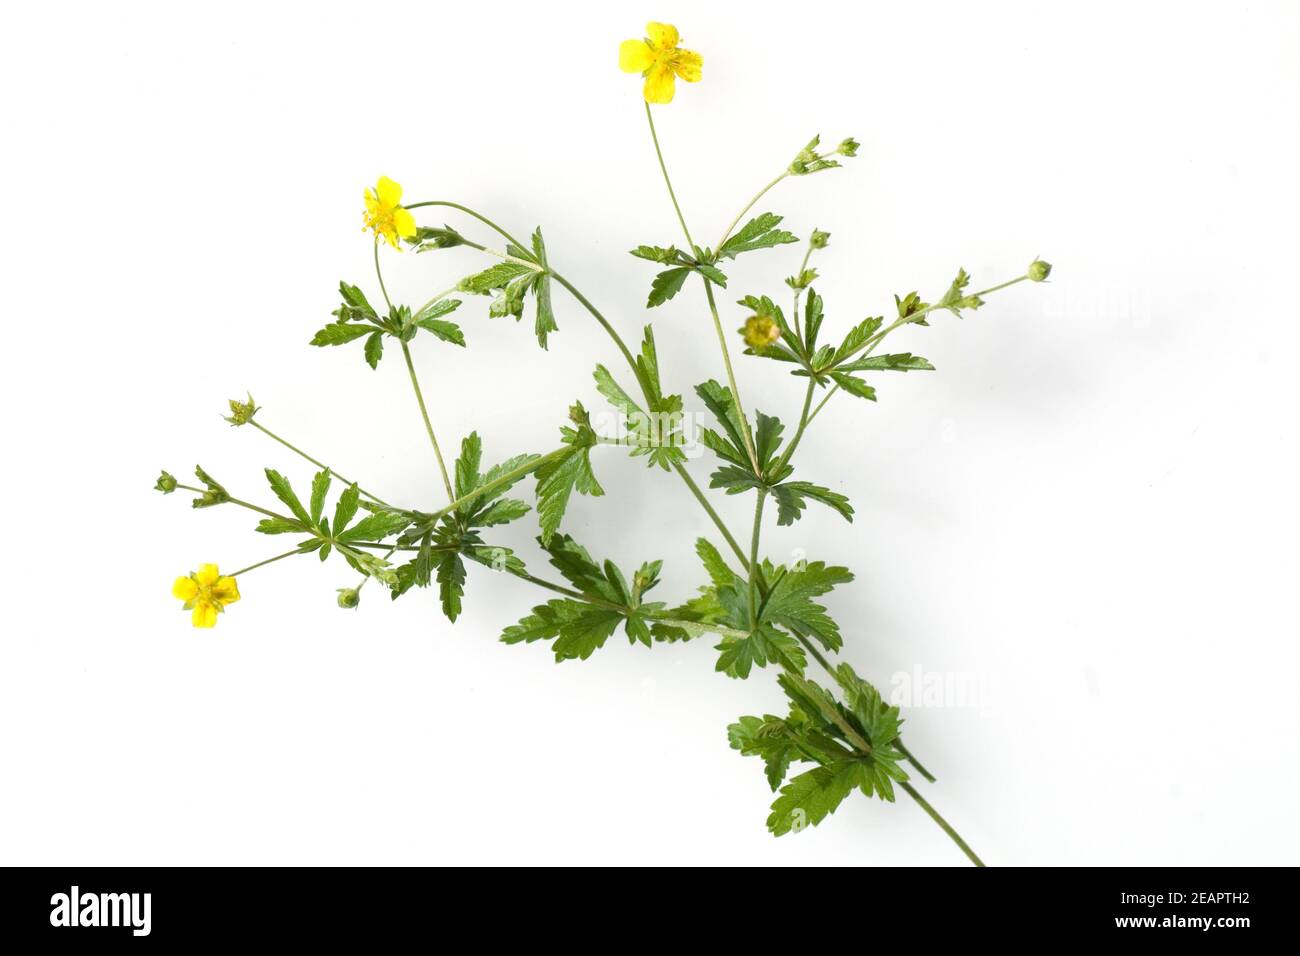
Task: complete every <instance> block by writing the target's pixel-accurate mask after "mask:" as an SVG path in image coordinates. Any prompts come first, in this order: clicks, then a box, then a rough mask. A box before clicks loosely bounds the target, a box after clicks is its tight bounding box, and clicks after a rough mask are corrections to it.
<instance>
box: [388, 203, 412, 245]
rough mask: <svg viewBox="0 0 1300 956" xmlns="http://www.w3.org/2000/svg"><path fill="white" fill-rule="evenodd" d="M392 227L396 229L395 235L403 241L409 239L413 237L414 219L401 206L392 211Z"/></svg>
mask: <svg viewBox="0 0 1300 956" xmlns="http://www.w3.org/2000/svg"><path fill="white" fill-rule="evenodd" d="M393 225H394V226H396V227H397V234H398V235H399V236H401V237H402V238H403V239H410V238H411V237H412V236H414V235H415V217H414V216H412V215H411V214H410V212H409V211H407V210H405V209H403V208H402V207H401V206H398V207H397V208H396V209H395V210H393Z"/></svg>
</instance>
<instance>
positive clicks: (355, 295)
mask: <svg viewBox="0 0 1300 956" xmlns="http://www.w3.org/2000/svg"><path fill="white" fill-rule="evenodd" d="M339 295H341V296H342V297H343V303H344V304H345V305H347V306H348V307H349V308H352V309H356V310H357V311H358V312H360V313H362V314H363V315H367V316H369V317H371V318H378V315H377V314H376V313H375V310H374V309H373V308H371V305H370V303H369V302H368V301H367V300H366V295H365V293H364V292H362V291H361V289H360V287H359V286H355V285H349V284H348V283H346V282H340V283H339Z"/></svg>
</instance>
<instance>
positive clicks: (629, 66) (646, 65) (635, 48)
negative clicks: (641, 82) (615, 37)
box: [618, 40, 655, 73]
mask: <svg viewBox="0 0 1300 956" xmlns="http://www.w3.org/2000/svg"><path fill="white" fill-rule="evenodd" d="M654 61H655V55H654V53H652V52H651V50H650V48H649V47H648V46H646V44H645V41H644V40H624V41H623V43H622V45H621V46H619V48H618V68H619V69H620V70H622V71H623V72H624V73H644V72H645V71H646V70H648V69H650V64H652V63H653V62H654Z"/></svg>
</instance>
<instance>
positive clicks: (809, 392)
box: [776, 378, 817, 472]
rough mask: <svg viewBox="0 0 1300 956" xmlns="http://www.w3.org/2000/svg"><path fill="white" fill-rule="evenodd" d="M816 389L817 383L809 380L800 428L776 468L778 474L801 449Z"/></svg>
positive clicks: (796, 430)
mask: <svg viewBox="0 0 1300 956" xmlns="http://www.w3.org/2000/svg"><path fill="white" fill-rule="evenodd" d="M816 387H817V383H816V382H815V381H813V380H812V378H809V379H808V390H807V391H806V392H804V396H803V411H801V412H800V413H799V427H798V428H797V429H795V433H794V437H793V438H792V439H790V444H789V445H787V446H786V449H785V454H784V455H782V456H781V461H780V463H779V464H778V465H777V466H776V470H777V471H778V472H779V471H780V470H781V469H782V468H784V467H785V466H786V465H787V464H789V462H790V457H791V456H792V455H793V454H794V450H795V449H796V448H798V447H799V442H800V440H801V439H802V438H803V433H804V430H805V429H807V427H808V422H809V420H810V418H809V415H808V406H809V405H811V404H812V397H813V389H815V388H816Z"/></svg>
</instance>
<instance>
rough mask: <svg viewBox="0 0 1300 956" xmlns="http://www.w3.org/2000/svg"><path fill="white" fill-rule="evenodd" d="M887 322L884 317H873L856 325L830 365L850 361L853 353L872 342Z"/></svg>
mask: <svg viewBox="0 0 1300 956" xmlns="http://www.w3.org/2000/svg"><path fill="white" fill-rule="evenodd" d="M884 322H885V320H884V317H883V316H878V315H877V316H872V317H871V318H869V319H863V320H862V321H861V322H859V323H858V324H857V325H855V326H854V327H853V328H852V329H851V330H850V331H849V334H848V335H846V336H844V341H843V342H842V343H840V347H839V348H838V349H836V350H835V354H834V355H833V356H832V357H831V361H830V363H829V365H832V366H834V365H839V364H840V363H841V362H843V361H845V360H846V359H848V358H849V357H850V356H852V355H853V353H855V352H858V351H860V350H861V349H862V348H863V347H864V346H865V345H866V344H867V342H869V341H870V340H871V337H872V336H873V335H875V334H876V333H877V332H878V331H880V326H881V325H883V324H884Z"/></svg>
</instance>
